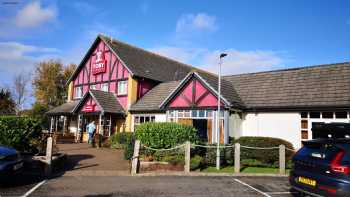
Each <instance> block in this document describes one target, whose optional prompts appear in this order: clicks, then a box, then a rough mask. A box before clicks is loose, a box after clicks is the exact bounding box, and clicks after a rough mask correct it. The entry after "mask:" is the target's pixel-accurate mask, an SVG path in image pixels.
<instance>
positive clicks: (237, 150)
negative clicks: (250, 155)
mask: <svg viewBox="0 0 350 197" xmlns="http://www.w3.org/2000/svg"><path fill="white" fill-rule="evenodd" d="M196 147H201V148H209V149H211V148H217V146H216V145H200V144H191V143H190V142H186V143H184V144H180V145H177V146H175V147H172V148H168V149H157V148H152V147H148V146H146V145H143V144H142V143H141V142H140V141H139V140H136V141H135V146H134V155H133V157H132V167H131V169H132V170H131V174H132V175H136V174H137V173H138V168H139V165H140V160H139V159H140V158H139V157H140V149H141V148H144V149H145V150H152V151H159V152H162V151H171V150H175V149H180V148H184V155H185V165H184V172H185V173H189V172H190V160H191V148H196ZM219 148H233V149H234V171H233V172H232V173H240V165H241V159H240V157H241V149H255V150H278V151H279V162H278V163H279V173H280V174H285V172H286V151H293V152H294V150H293V149H290V148H287V147H286V146H285V145H283V144H281V145H279V146H276V147H250V146H242V145H240V144H239V143H235V144H234V145H220V146H219Z"/></svg>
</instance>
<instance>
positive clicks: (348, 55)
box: [0, 0, 350, 87]
mask: <svg viewBox="0 0 350 197" xmlns="http://www.w3.org/2000/svg"><path fill="white" fill-rule="evenodd" d="M349 8H350V1H346V0H329V1H325V0H318V1H316V0H312V1H311V0H310V1H307V0H303V1H301V0H290V1H288V0H284V1H279V0H276V1H268V0H265V1H260V0H256V1H249V0H246V1H232V0H227V1H210V0H208V1H205V0H201V1H194V0H193V1H188V0H183V1H180V0H179V1H160V0H154V1H147V0H142V1H103V0H99V1H68V0H62V1H24V0H0V86H7V87H11V82H12V79H13V76H14V75H15V74H16V73H19V72H26V73H30V72H32V70H33V68H34V65H35V64H36V63H37V62H38V61H41V60H46V59H49V58H57V59H61V60H62V62H63V63H65V64H68V63H71V62H72V63H76V64H78V63H79V62H80V60H81V59H82V56H83V55H84V53H85V52H86V51H87V49H88V47H89V46H90V44H91V43H92V41H93V39H95V37H96V35H97V33H103V34H105V35H108V36H112V37H114V38H116V39H119V40H122V41H125V42H128V43H131V44H133V45H136V46H139V47H142V48H145V49H148V50H152V51H154V52H157V53H160V54H163V55H166V56H169V57H172V58H175V59H177V60H180V61H182V62H185V63H188V64H192V65H195V66H199V67H202V68H204V69H207V70H210V71H216V69H217V62H218V55H219V53H220V52H227V53H228V54H229V55H228V56H227V57H226V58H225V60H224V65H223V72H224V73H225V74H236V73H245V72H256V71H263V70H271V69H280V68H290V67H298V66H307V65H316V64H326V63H335V62H344V61H349V60H350V12H349Z"/></svg>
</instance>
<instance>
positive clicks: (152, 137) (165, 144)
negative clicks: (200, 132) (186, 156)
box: [136, 122, 198, 148]
mask: <svg viewBox="0 0 350 197" xmlns="http://www.w3.org/2000/svg"><path fill="white" fill-rule="evenodd" d="M136 139H138V140H140V141H141V143H142V144H144V145H146V146H149V147H152V148H171V147H175V146H176V145H179V144H183V143H185V142H186V141H191V142H192V143H197V142H198V136H197V131H196V129H194V128H193V127H192V126H189V125H182V124H178V123H172V122H148V123H144V124H141V125H139V126H138V127H137V128H136Z"/></svg>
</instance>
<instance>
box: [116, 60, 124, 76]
mask: <svg viewBox="0 0 350 197" xmlns="http://www.w3.org/2000/svg"><path fill="white" fill-rule="evenodd" d="M122 76H123V66H122V64H121V63H119V64H118V76H117V79H121V78H122Z"/></svg>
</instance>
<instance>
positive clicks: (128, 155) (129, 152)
mask: <svg viewBox="0 0 350 197" xmlns="http://www.w3.org/2000/svg"><path fill="white" fill-rule="evenodd" d="M125 139H126V140H125V146H124V159H126V160H131V159H132V157H133V156H134V145H135V135H133V133H132V134H131V135H128V137H126V138H125Z"/></svg>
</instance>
